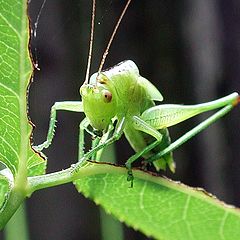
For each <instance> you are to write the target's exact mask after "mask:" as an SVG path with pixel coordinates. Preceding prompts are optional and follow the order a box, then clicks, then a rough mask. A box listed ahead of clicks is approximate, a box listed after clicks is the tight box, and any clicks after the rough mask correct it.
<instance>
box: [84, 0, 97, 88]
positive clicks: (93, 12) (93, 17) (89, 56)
mask: <svg viewBox="0 0 240 240" xmlns="http://www.w3.org/2000/svg"><path fill="white" fill-rule="evenodd" d="M95 13H96V0H93V2H92V21H91V34H90V42H89V51H88V62H87V70H86V76H85V81H84V84H87V83H88V80H89V72H90V67H91V60H92V49H93V35H94V22H95Z"/></svg>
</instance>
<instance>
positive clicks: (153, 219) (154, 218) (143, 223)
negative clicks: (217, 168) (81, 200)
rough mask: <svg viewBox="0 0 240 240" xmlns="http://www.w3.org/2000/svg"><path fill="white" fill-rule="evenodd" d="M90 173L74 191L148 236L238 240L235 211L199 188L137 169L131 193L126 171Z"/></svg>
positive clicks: (96, 167)
mask: <svg viewBox="0 0 240 240" xmlns="http://www.w3.org/2000/svg"><path fill="white" fill-rule="evenodd" d="M103 165H105V166H103ZM92 168H94V170H93V169H92V170H91V171H94V172H95V174H94V175H93V174H89V175H88V176H86V177H83V178H81V179H80V180H77V181H76V182H75V184H76V187H77V189H78V190H79V191H80V192H81V193H83V194H84V195H85V196H86V197H89V198H91V199H93V200H94V201H95V202H96V203H97V204H100V205H101V206H103V208H104V209H105V210H106V211H107V212H109V213H111V214H113V215H115V216H116V217H117V218H118V219H119V220H120V221H124V222H125V223H126V224H128V225H130V226H132V227H133V228H135V229H138V230H140V231H142V232H143V233H145V234H146V235H148V236H152V237H154V238H156V239H161V240H163V239H166V240H176V239H178V240H181V239H182V240H187V239H190V240H192V239H194V240H196V239H199V240H202V239H204V240H208V239H209V240H215V239H216V240H219V239H222V240H227V239H229V240H238V239H240V211H239V209H236V208H234V207H232V206H228V205H226V204H224V203H223V202H220V201H219V200H217V199H216V198H215V197H214V196H211V195H210V194H208V193H207V192H205V191H204V190H202V189H194V188H191V187H188V186H186V185H183V184H181V183H179V182H174V181H171V180H169V179H166V178H162V177H157V176H152V175H151V174H149V173H145V172H142V171H140V170H135V171H134V177H135V178H134V186H133V188H130V187H129V186H130V183H129V182H127V180H126V179H127V171H126V169H124V168H121V167H116V166H110V165H106V164H94V165H93V166H92Z"/></svg>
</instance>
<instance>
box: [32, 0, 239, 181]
mask: <svg viewBox="0 0 240 240" xmlns="http://www.w3.org/2000/svg"><path fill="white" fill-rule="evenodd" d="M130 1H131V0H128V2H127V4H126V6H125V8H124V10H123V12H122V14H121V16H120V18H119V20H118V23H117V25H116V27H115V29H114V32H113V34H112V36H111V39H110V41H109V44H108V46H107V49H106V51H105V53H104V55H103V59H102V62H101V64H100V67H99V71H98V72H97V73H95V74H93V75H92V76H91V77H90V79H89V68H90V60H91V52H92V42H93V29H94V16H95V1H93V11H92V27H91V38H90V48H89V59H88V60H89V61H88V67H87V73H86V80H85V82H84V83H83V85H82V86H81V88H80V94H81V96H82V101H76V102H75V101H65V102H56V103H55V104H54V105H53V107H52V109H51V118H50V123H49V130H48V135H47V140H46V141H45V142H44V143H43V144H41V145H38V146H35V149H36V150H37V151H42V150H43V149H44V148H47V147H49V145H50V144H51V142H52V139H53V136H54V128H55V122H56V113H57V111H59V110H66V111H74V112H84V113H85V115H86V117H85V119H84V120H83V121H82V122H81V123H80V133H79V157H78V163H77V164H75V165H74V167H75V168H78V167H80V166H82V164H84V163H85V162H86V161H85V160H87V159H89V158H94V159H97V160H98V159H99V157H100V155H101V151H102V150H103V149H104V148H105V147H106V146H108V145H109V144H111V143H113V142H115V141H116V140H118V139H119V138H120V137H121V136H122V135H123V134H124V135H125V136H126V138H127V140H128V142H129V143H130V145H131V146H132V148H133V149H134V150H135V151H136V154H135V155H133V156H132V157H130V158H129V159H128V160H127V162H126V167H127V169H128V180H130V181H131V182H132V180H133V175H132V170H131V166H132V163H133V162H134V161H136V160H137V159H138V158H139V157H141V156H142V157H144V158H145V161H146V162H153V164H154V166H155V167H156V169H157V170H160V169H163V170H165V169H166V167H169V168H170V170H171V171H173V172H174V171H175V164H174V161H173V158H172V151H173V150H174V149H176V148H177V147H179V146H180V145H181V144H183V143H184V142H185V141H187V140H188V139H190V138H191V137H193V136H194V135H196V134H197V133H199V132H200V131H202V130H203V129H205V128H206V127H207V126H209V125H210V124H212V123H213V122H215V121H217V120H218V119H219V118H221V117H222V116H224V115H225V114H227V113H228V112H229V111H230V110H231V109H232V108H233V107H234V106H235V105H237V104H238V103H239V95H238V93H232V94H230V95H228V96H226V97H223V98H220V99H218V100H215V101H211V102H207V103H202V104H197V105H189V106H187V105H176V104H162V105H155V102H156V101H157V102H160V101H162V100H163V97H162V95H161V93H160V92H159V91H158V89H157V88H156V87H155V86H154V85H153V84H152V83H151V82H150V81H148V80H147V79H145V78H144V77H142V76H141V75H140V73H139V70H138V67H137V66H136V64H135V63H134V62H133V61H131V60H127V61H123V62H121V63H119V64H118V65H116V66H114V67H112V68H110V69H108V70H105V71H102V67H103V64H104V60H105V58H106V55H107V53H108V50H109V47H110V44H111V42H112V40H113V37H114V35H115V33H116V31H117V28H118V26H119V24H120V22H121V19H122V17H123V15H124V13H125V12H126V9H127V7H128V5H129V3H130ZM217 108H221V109H220V110H219V111H218V112H217V113H215V114H214V115H212V116H211V117H209V118H208V119H206V120H205V121H204V122H202V123H200V124H199V125H198V126H196V127H195V128H193V129H192V130H190V131H189V132H187V133H186V134H184V135H183V136H182V137H180V138H179V139H178V140H176V141H175V142H173V143H171V141H170V137H169V134H168V130H167V128H168V127H170V126H173V125H175V124H178V123H180V122H182V121H184V120H186V119H189V118H191V117H193V116H196V115H198V114H200V113H203V112H206V111H209V110H214V109H217ZM89 127H91V129H90V128H89ZM84 131H87V132H88V133H90V134H92V135H94V136H95V137H96V138H97V139H98V141H95V142H94V144H93V147H92V149H91V150H90V151H89V152H87V153H84V150H83V149H84Z"/></svg>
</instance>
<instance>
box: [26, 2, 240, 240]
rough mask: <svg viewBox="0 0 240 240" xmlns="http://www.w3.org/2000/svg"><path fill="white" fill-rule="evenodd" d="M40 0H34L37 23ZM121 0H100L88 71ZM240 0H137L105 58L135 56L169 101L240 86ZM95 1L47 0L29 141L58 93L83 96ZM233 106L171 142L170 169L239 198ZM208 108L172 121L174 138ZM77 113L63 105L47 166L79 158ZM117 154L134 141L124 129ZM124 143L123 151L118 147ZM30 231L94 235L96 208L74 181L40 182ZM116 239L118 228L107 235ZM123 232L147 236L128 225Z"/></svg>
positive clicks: (42, 235)
mask: <svg viewBox="0 0 240 240" xmlns="http://www.w3.org/2000/svg"><path fill="white" fill-rule="evenodd" d="M41 4H42V1H31V2H30V4H29V15H30V18H31V21H32V26H34V24H35V23H36V19H37V16H38V12H39V9H40V7H41ZM124 4H125V1H120V0H114V1H107V0H105V1H97V13H96V15H97V16H96V18H97V19H96V22H99V23H100V24H97V25H96V30H95V42H94V52H93V64H92V68H91V73H93V72H95V71H96V70H97V68H98V65H99V62H100V60H101V56H102V54H103V52H104V50H105V47H106V45H107V42H108V40H109V37H110V34H111V32H112V29H113V27H114V24H115V23H116V21H117V18H118V16H119V15H120V12H121V10H122V9H123V7H124ZM239 13H240V2H239V1H238V0H228V1H226V0H225V1H223V0H219V1H213V0H195V1H191V0H184V1H179V0H164V1H163V0H151V1H150V0H148V1H147V0H145V1H144V0H141V1H136V0H133V1H132V3H131V5H130V7H129V9H128V11H127V14H126V16H125V17H124V20H123V22H122V24H121V26H120V29H119V31H118V33H117V36H116V38H115V40H114V42H113V45H112V47H111V49H110V51H109V55H108V57H107V60H106V63H105V68H107V67H110V66H113V65H114V64H116V63H118V62H120V61H122V60H126V59H131V60H133V61H135V62H136V64H137V65H138V67H139V69H140V73H141V75H142V76H144V77H146V78H147V79H149V80H150V81H151V82H152V83H154V84H155V85H156V86H157V87H158V88H159V89H160V91H161V92H162V94H163V96H164V98H165V101H164V102H165V103H185V104H195V103H199V102H204V101H209V100H212V99H216V98H218V97H222V96H224V95H227V94H229V93H231V92H234V91H240V81H239V75H240V74H239V73H240V30H239V29H240V15H239ZM90 16H91V1H87V0H84V1H83V0H76V1H74V0H68V1H66V0H65V1H63V0H49V1H47V2H46V5H45V7H44V8H43V9H42V13H41V15H40V18H39V22H38V27H37V36H36V37H35V38H34V37H32V42H31V43H32V45H31V46H32V54H33V58H34V61H35V63H38V65H39V68H40V70H35V74H34V78H33V80H34V82H33V83H32V85H31V87H30V95H29V107H30V116H31V119H32V121H33V123H34V124H35V125H36V128H35V130H34V141H35V143H36V144H39V143H42V142H43V141H44V140H45V138H46V133H47V129H48V122H49V113H50V108H51V106H52V105H53V104H54V102H56V101H64V100H79V99H80V96H79V87H80V86H81V84H82V83H83V81H84V77H85V71H86V61H87V53H88V45H89V32H90ZM239 116H240V114H239V107H238V108H237V109H234V110H233V111H232V112H231V113H230V114H228V115H227V116H226V117H225V118H224V119H222V120H220V121H219V122H218V123H217V124H214V125H213V126H211V127H209V128H208V129H207V130H206V131H205V132H203V133H201V134H199V135H198V136H197V137H195V138H194V139H192V140H191V141H190V142H188V143H186V144H184V145H183V146H182V147H181V148H180V149H178V150H176V152H175V160H176V163H177V172H176V174H175V175H174V176H172V175H170V174H168V176H170V177H171V178H173V179H176V180H180V181H182V182H184V183H186V184H188V185H190V186H200V187H204V188H205V189H206V190H207V191H209V192H211V193H213V194H215V195H217V196H218V197H219V198H220V199H222V200H224V201H226V202H227V203H230V204H234V205H237V206H240V189H239V184H240V174H239V173H240V161H239V160H240V159H239V156H240V147H239V139H240V130H239V129H240V121H239ZM206 117H207V115H203V116H201V117H197V118H194V119H192V120H188V121H187V122H185V123H182V124H180V125H178V126H175V127H172V128H171V129H170V132H171V136H172V139H176V138H177V137H178V136H180V135H181V134H183V133H184V132H185V131H186V130H187V129H190V128H192V127H193V126H195V125H196V124H197V123H198V122H200V121H202V119H204V118H206ZM82 118H83V114H79V113H70V112H60V113H59V114H58V123H57V131H56V137H55V139H54V141H53V144H52V145H51V147H50V148H49V149H48V150H46V151H45V153H46V154H47V155H48V172H52V171H56V170H60V169H63V168H66V167H68V166H69V165H70V164H71V163H74V162H75V161H76V159H77V141H78V124H79V122H80V121H81V119H82ZM117 145H118V146H117V152H118V153H119V154H118V160H119V161H125V160H126V159H127V158H128V157H129V156H130V155H131V154H132V153H133V151H132V150H131V149H130V147H129V145H128V143H127V142H126V141H125V140H124V138H123V139H121V141H120V143H119V144H117ZM120 153H121V154H120ZM27 209H28V212H27V213H28V217H29V227H30V239H32V240H40V239H41V240H45V239H58V240H63V239H71V240H76V239H86V240H95V239H100V225H99V223H100V219H99V211H98V209H97V207H96V206H95V204H94V203H92V202H91V201H89V200H87V199H85V198H84V197H83V196H81V195H80V194H78V193H77V191H76V190H75V189H74V186H72V185H71V184H68V185H64V186H59V187H55V188H51V189H46V190H41V191H38V192H36V193H34V194H33V196H32V197H31V198H30V199H29V200H27ZM113 239H114V238H113ZM125 239H147V238H146V237H145V236H143V235H141V234H140V233H137V232H134V231H133V230H131V229H128V228H125Z"/></svg>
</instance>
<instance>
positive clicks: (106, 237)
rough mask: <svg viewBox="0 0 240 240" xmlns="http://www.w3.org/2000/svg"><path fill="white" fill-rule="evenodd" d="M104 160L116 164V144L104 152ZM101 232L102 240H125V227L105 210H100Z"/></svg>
mask: <svg viewBox="0 0 240 240" xmlns="http://www.w3.org/2000/svg"><path fill="white" fill-rule="evenodd" d="M102 159H104V161H107V162H111V163H116V154H115V148H114V144H111V145H109V146H108V147H107V148H106V149H104V151H103V156H102ZM100 220H101V232H102V238H101V239H102V240H112V239H113V236H114V239H115V240H123V239H124V233H123V226H122V223H121V222H119V221H118V220H117V219H115V218H114V217H113V216H111V215H109V214H107V213H106V212H105V210H104V209H102V208H100Z"/></svg>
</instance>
